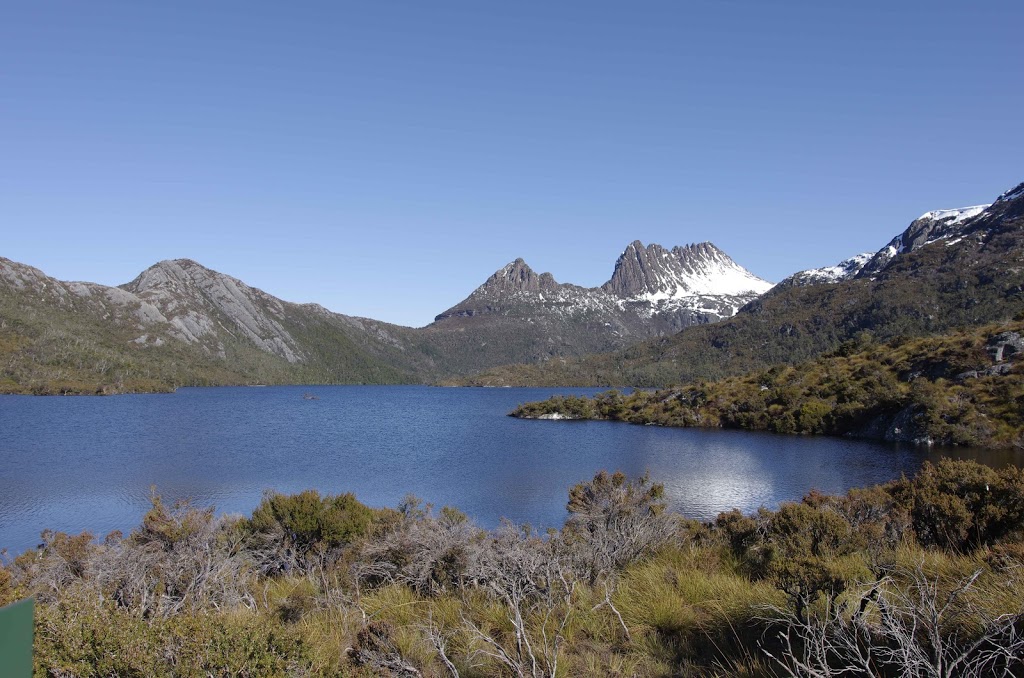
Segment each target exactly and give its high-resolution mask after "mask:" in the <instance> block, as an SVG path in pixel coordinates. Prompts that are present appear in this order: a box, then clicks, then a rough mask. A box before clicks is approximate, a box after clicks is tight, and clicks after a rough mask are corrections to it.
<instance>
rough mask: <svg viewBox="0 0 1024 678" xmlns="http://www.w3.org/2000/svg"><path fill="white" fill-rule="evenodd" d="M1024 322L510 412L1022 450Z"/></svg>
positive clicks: (866, 341) (863, 344)
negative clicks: (715, 378)
mask: <svg viewBox="0 0 1024 678" xmlns="http://www.w3.org/2000/svg"><path fill="white" fill-rule="evenodd" d="M1022 357H1024V322H1020V321H1016V322H1012V323H1005V324H996V325H986V326H984V327H980V328H973V329H970V330H964V331H961V332H956V333H951V334H946V335H939V336H934V337H928V338H924V339H912V340H910V339H898V340H895V341H891V342H887V343H878V342H875V341H873V340H872V338H871V336H870V335H869V334H867V333H865V334H862V335H860V336H858V337H857V338H855V339H853V340H850V341H847V342H846V343H844V344H843V345H842V346H840V347H839V348H838V349H837V350H836V351H833V352H832V353H829V354H827V355H825V356H822V357H821V358H817V359H815V360H811V361H809V362H805V363H803V364H800V365H796V366H792V367H791V366H777V367H772V368H770V369H763V370H759V371H755V372H751V373H749V374H746V375H744V376H739V377H730V378H727V379H722V380H720V381H715V382H698V383H696V384H691V385H689V386H685V387H682V388H673V389H662V390H657V391H635V392H633V393H632V394H630V395H628V396H627V395H622V394H621V393H619V392H617V391H609V392H607V393H603V394H599V395H597V396H595V397H593V398H580V397H575V396H568V397H565V396H556V397H553V398H550V399H548V400H545V401H543V402H539V403H528V404H525V405H522V406H520V407H519V408H517V409H516V410H515V411H513V412H512V413H511V414H512V416H515V417H522V418H532V419H611V420H616V421H624V422H629V423H633V424H658V425H663V426H698V427H724V428H741V429H751V430H762V431H773V432H776V433H802V434H826V435H848V436H855V437H861V438H870V439H879V440H887V441H894V442H895V441H902V442H918V443H927V444H932V443H934V444H940V445H970V446H980V447H993V448H996V447H1018V448H1019V447H1024V375H1022V373H1021V370H1020V363H1021V358H1022Z"/></svg>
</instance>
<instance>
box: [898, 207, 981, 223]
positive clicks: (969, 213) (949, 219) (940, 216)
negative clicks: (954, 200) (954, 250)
mask: <svg viewBox="0 0 1024 678" xmlns="http://www.w3.org/2000/svg"><path fill="white" fill-rule="evenodd" d="M991 206H992V205H974V206H973V207H957V208H955V209H951V210H932V211H931V212H925V213H924V214H922V215H921V216H919V217H918V218H917V219H915V221H919V220H921V219H931V220H932V221H941V222H944V223H945V224H946V225H947V226H952V225H954V224H959V223H961V222H964V221H967V220H968V219H973V218H974V217H976V216H978V215H979V214H981V213H982V212H984V211H985V210H987V209H988V208H989V207H991Z"/></svg>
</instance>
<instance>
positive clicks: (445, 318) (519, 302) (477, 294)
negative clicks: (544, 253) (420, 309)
mask: <svg viewBox="0 0 1024 678" xmlns="http://www.w3.org/2000/svg"><path fill="white" fill-rule="evenodd" d="M771 287H772V283H769V282H767V281H765V280H761V279H760V278H758V277H757V276H755V275H753V274H752V273H750V272H749V271H747V270H746V269H745V268H743V267H742V266H740V265H739V264H737V263H736V262H735V261H733V260H732V259H731V258H730V257H729V256H728V255H727V254H725V253H724V252H723V251H722V250H720V249H718V248H717V247H715V246H714V245H713V244H711V243H700V244H696V245H687V246H686V247H674V248H672V249H671V250H667V249H665V248H663V247H661V246H660V245H656V244H652V245H647V246H645V245H643V243H641V242H639V241H635V242H633V243H631V244H630V245H629V246H627V247H626V249H625V251H624V252H623V253H622V254H621V255H620V256H619V258H618V260H617V261H616V263H615V269H614V272H613V273H612V276H611V278H610V279H609V280H608V282H606V283H605V284H604V285H602V286H600V287H581V286H579V285H573V284H569V283H559V282H558V281H556V280H555V278H554V276H552V275H551V274H550V273H540V274H538V273H536V272H535V271H534V270H533V269H531V268H530V266H529V265H528V264H527V263H526V262H525V261H523V260H522V259H516V260H515V261H513V262H511V263H509V264H508V265H506V266H504V267H503V268H501V269H500V270H498V271H497V272H495V273H494V275H492V276H491V277H490V278H488V279H487V281H486V282H484V284H482V285H481V286H480V287H478V288H477V289H476V290H474V291H473V293H472V294H470V295H469V297H467V298H466V299H464V300H463V301H461V302H460V303H458V304H456V305H455V306H453V307H452V308H450V309H448V310H447V311H445V312H443V313H441V314H439V315H438V316H437V318H436V319H435V321H434V323H433V324H431V325H430V326H428V327H427V328H425V330H424V334H425V335H426V336H427V337H429V338H430V341H431V342H433V343H434V344H435V345H440V346H443V347H444V348H443V349H442V351H441V352H442V353H443V354H444V355H446V356H450V357H451V358H449V362H448V366H449V368H450V369H449V371H450V372H451V373H453V374H466V373H470V372H475V371H479V370H481V369H487V368H488V367H493V366H495V365H501V364H505V363H510V362H519V363H534V364H545V363H547V362H548V361H550V360H555V359H561V358H564V357H575V356H582V355H585V354H587V353H595V352H602V351H611V350H614V349H618V348H623V347H625V346H628V345H630V344H633V343H635V342H637V341H639V340H641V339H646V338H649V337H656V336H667V335H671V334H674V333H675V332H677V331H679V330H680V329H681V328H683V327H689V326H690V325H695V324H703V323H709V322H716V321H718V320H721V319H722V318H727V317H729V316H731V315H733V314H734V313H735V312H736V311H737V310H738V309H739V308H740V307H742V306H743V305H744V304H746V303H748V302H750V301H751V300H753V299H755V298H757V296H758V295H759V294H762V293H764V292H765V291H766V290H768V289H770V288H771ZM455 356H458V361H457V363H453V362H452V358H454V357H455Z"/></svg>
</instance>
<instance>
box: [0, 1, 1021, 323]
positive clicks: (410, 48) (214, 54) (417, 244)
mask: <svg viewBox="0 0 1024 678" xmlns="http://www.w3.org/2000/svg"><path fill="white" fill-rule="evenodd" d="M1022 26H1024V3H1022V2H1019V1H1016V2H966V1H963V2H942V1H939V2H935V1H930V2H848V3H833V2H821V1H820V0H815V1H807V2H764V1H762V0H757V1H750V2H746V1H738V0H731V1H730V0H725V1H723V0H716V1H714V2H711V1H705V2H691V1H687V2H684V1H682V0H672V1H666V2H643V1H638V2H621V1H620V2H599V1H593V0H587V1H580V2H550V1H548V2H532V1H522V0H520V1H516V2H487V1H481V0H466V1H465V2H447V1H443V0H439V1H437V2H422V1H420V0H415V1H412V0H410V1H406V2H392V1H387V0H378V1H374V2H369V1H368V2H360V3H355V2H340V1H339V2H302V3H285V2H253V1H251V0H246V1H245V2H230V1H226V0H218V1H217V2H208V1H205V0H204V1H200V2H185V1H175V2H137V1H135V0H131V1H125V2H81V1H74V2H70V1H69V2H57V1H54V2H8V3H4V6H3V7H2V8H0V229H2V230H0V233H2V237H0V255H2V256H6V257H8V258H11V259H15V260H17V261H22V262H25V263H28V264H32V265H35V266H38V267H40V268H42V269H43V270H44V271H46V272H47V273H49V274H50V275H53V276H55V277H58V278H61V279H76V280H91V281H96V282H101V283H105V284H119V283H123V282H127V281H128V280H130V279H132V278H133V277H134V276H135V275H136V274H137V273H138V272H139V271H141V270H142V269H144V268H146V267H147V266H149V265H151V264H153V263H154V262H156V261H158V260H160V259H169V258H176V257H189V258H193V259H196V260H197V261H199V262H200V263H203V264H205V265H207V266H209V267H211V268H215V269H217V270H220V271H223V272H225V273H229V274H231V275H234V276H236V277H239V278H241V279H243V280H245V281H246V282H249V283H250V284H253V285H256V286H258V287H261V288H263V289H265V290H267V291H268V292H270V293H272V294H275V295H277V296H280V297H283V298H285V299H288V300H292V301H316V302H319V303H322V304H324V305H325V306H327V307H328V308H331V309H332V310H335V311H339V312H342V313H349V314H355V315H364V316H370V317H374V318H379V319H382V320H388V321H392V322H398V323H402V324H408V325H422V324H426V323H427V322H429V321H430V320H432V318H433V316H434V315H435V314H437V313H439V312H441V311H443V310H445V309H446V308H448V307H449V306H451V305H453V304H455V303H456V302H458V301H460V300H461V299H462V298H464V297H465V296H467V295H468V294H469V292H470V291H472V290H473V288H474V287H476V286H477V285H478V284H480V283H481V282H483V280H484V279H486V277H487V276H488V275H490V274H491V273H493V272H494V271H495V270H496V269H498V268H500V267H501V266H503V265H504V264H505V263H507V262H508V261H511V260H512V259H515V258H516V257H520V256H521V257H523V258H525V259H526V261H527V262H528V263H529V264H530V265H531V266H532V267H533V268H535V269H536V270H538V271H551V272H552V273H553V274H554V275H555V277H556V279H558V280H560V281H566V282H575V283H578V284H582V285H598V284H600V283H602V282H604V281H605V280H606V279H607V278H608V277H609V276H610V275H611V271H612V267H613V264H614V262H615V259H616V257H617V256H618V255H619V253H620V252H621V251H622V249H623V248H624V247H625V246H626V245H627V244H628V243H629V242H630V241H632V240H634V239H640V240H642V241H644V242H645V243H649V242H658V243H661V244H663V245H666V246H670V245H677V244H680V245H681V244H686V243H689V242H698V241H703V240H711V241H713V242H715V243H716V244H717V245H718V246H720V247H721V248H723V249H724V250H725V251H726V252H728V253H729V254H731V255H732V256H733V258H735V259H736V260H737V261H738V262H739V263H741V264H743V265H745V266H746V267H748V268H749V269H751V270H752V271H753V272H754V273H756V274H758V275H760V276H762V277H765V278H768V279H770V280H779V279H781V278H783V277H785V276H786V275H788V274H789V273H792V272H794V271H796V270H798V269H803V268H808V267H812V266H821V265H827V264H831V263H835V262H836V261H838V260H840V259H843V258H845V257H846V256H849V255H852V254H855V253H857V252H860V251H864V250H869V249H876V248H878V247H881V246H882V245H883V244H884V243H885V242H886V241H887V240H888V239H889V238H890V237H892V236H893V235H894V234H896V233H897V232H899V231H900V230H902V229H903V228H904V227H905V226H906V225H907V224H908V223H909V222H910V221H911V220H912V219H913V218H915V217H917V216H918V215H919V214H921V213H922V212H924V211H926V210H929V209H938V208H948V207H957V206H962V205H972V204H977V203H981V202H989V201H991V200H992V199H993V198H994V197H995V196H996V195H998V194H999V193H1000V192H1001V191H1003V190H1005V189H1007V188H1009V187H1010V186H1012V185H1014V184H1016V183H1018V182H1020V181H1024V133H1022V124H1021V123H1022V120H1024V37H1022V33H1021V27H1022Z"/></svg>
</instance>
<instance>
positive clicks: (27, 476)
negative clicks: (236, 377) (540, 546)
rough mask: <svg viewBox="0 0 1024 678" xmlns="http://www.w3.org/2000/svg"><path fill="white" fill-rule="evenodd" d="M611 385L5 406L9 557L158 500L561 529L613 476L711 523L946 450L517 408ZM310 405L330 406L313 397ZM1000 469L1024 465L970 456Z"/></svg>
mask: <svg viewBox="0 0 1024 678" xmlns="http://www.w3.org/2000/svg"><path fill="white" fill-rule="evenodd" d="M595 392H596V390H595V389H552V388H539V389H537V388H535V389H504V388H503V389H479V388H476V389H470V388H431V387H425V386H298V387H289V386H284V387H263V388H243V387H239V388H186V389H181V390H179V391H178V392H177V393H173V394H153V395H124V396H113V397H66V398H61V397H26V396H0V446H2V447H0V548H7V549H8V550H9V551H10V553H12V554H14V553H18V552H20V551H22V550H24V549H26V548H29V547H31V546H34V545H35V544H36V543H37V542H38V538H39V533H40V531H42V530H43V529H44V528H50V529H54V530H62V531H66V532H79V531H81V530H90V531H92V532H93V533H95V534H97V535H100V536H102V535H103V534H106V533H107V532H109V531H111V530H114V529H120V530H123V531H125V532H127V531H128V530H130V529H131V528H132V527H134V526H135V525H137V524H138V523H139V521H140V519H141V518H142V515H143V514H144V513H145V511H146V510H147V509H148V507H149V496H150V488H151V487H152V486H155V487H156V488H157V490H158V491H159V493H160V494H161V495H162V496H163V497H164V499H165V500H167V501H171V500H176V499H181V498H189V499H191V500H192V501H193V502H194V503H195V504H196V505H200V506H209V505H214V506H216V507H217V510H218V511H221V512H228V513H236V512H237V513H243V514H248V513H249V512H250V511H251V510H252V509H253V508H254V507H255V506H256V504H257V503H259V500H260V497H261V495H262V493H263V491H264V490H266V489H269V488H272V489H274V490H277V491H279V492H285V493H290V492H299V491H301V490H304V489H307V488H315V489H318V490H320V492H322V493H340V492H354V493H355V494H356V496H357V497H358V498H359V499H360V500H361V501H363V502H364V503H366V504H369V505H371V506H396V505H397V504H398V503H399V501H400V500H401V499H402V498H403V497H404V496H405V495H406V494H408V493H412V494H415V495H417V496H419V497H421V498H423V499H424V500H425V501H427V502H431V503H433V504H434V505H435V506H438V507H440V506H442V505H445V504H448V505H453V506H457V507H458V508H460V509H462V510H463V511H465V512H466V513H468V514H469V515H470V516H471V517H472V518H473V519H474V520H476V521H477V522H478V523H479V524H481V525H484V526H487V527H493V526H495V525H497V524H498V522H499V520H500V519H501V518H502V517H506V518H509V519H511V520H513V521H514V522H517V523H523V522H529V523H531V524H533V525H535V526H539V527H544V526H560V525H561V524H562V521H563V520H564V519H565V503H566V500H567V495H568V488H569V486H571V485H573V484H574V483H577V482H579V481H581V480H586V479H589V478H592V477H593V475H594V473H595V472H596V471H598V470H600V469H607V470H622V471H624V472H626V473H629V474H631V475H637V474H641V473H644V472H645V471H649V472H650V474H651V477H652V478H653V479H654V480H656V481H659V482H662V483H664V484H665V488H666V494H667V497H668V500H669V502H670V504H671V506H672V508H674V509H676V510H678V511H680V512H682V513H683V514H685V515H687V516H691V517H694V518H700V519H709V518H712V517H714V516H715V515H717V514H718V513H719V512H720V511H723V510H728V509H731V508H734V507H736V508H740V509H742V510H744V511H751V510H754V509H756V508H758V507H760V506H768V507H775V506H777V505H778V504H779V502H781V501H785V500H792V499H798V498H800V497H801V496H802V495H803V494H805V493H806V492H807V491H808V490H810V489H812V488H817V489H820V490H822V491H825V492H831V493H834V492H843V491H845V490H846V489H848V488H850V487H854V486H862V485H868V484H872V483H878V482H883V481H886V480H890V479H892V478H896V477H899V475H900V474H901V473H907V474H912V473H914V472H915V471H916V470H917V468H918V467H919V466H920V465H921V463H922V462H923V461H924V460H925V459H927V458H937V457H938V456H940V455H941V454H943V453H944V452H943V451H941V450H918V449H914V448H908V447H898V446H893V445H884V444H875V443H868V442H863V441H853V440H845V439H834V438H809V437H803V438H801V437H786V436H776V435H771V434H763V433H747V432H740V431H719V430H695V429H668V428H659V427H652V426H630V425H626V424H620V423H612V422H555V421H525V420H518V419H512V418H511V417H508V416H506V415H507V413H508V412H509V411H510V410H512V409H513V408H514V407H515V406H516V405H518V404H520V403H523V402H527V401H531V400H539V399H543V398H546V397H548V396H550V395H552V394H554V393H575V394H592V393H595ZM305 393H311V394H314V395H316V396H317V397H318V398H319V399H317V400H306V399H304V398H303V395H304V394H305ZM954 454H955V455H956V456H965V457H970V458H975V459H979V460H980V461H985V462H987V463H991V464H993V465H1003V464H1006V463H1017V464H1019V463H1021V461H1022V460H1021V459H1020V458H1019V456H1020V455H1019V454H1014V453H994V452H984V451H971V450H967V451H964V450H959V451H955V452H954Z"/></svg>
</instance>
